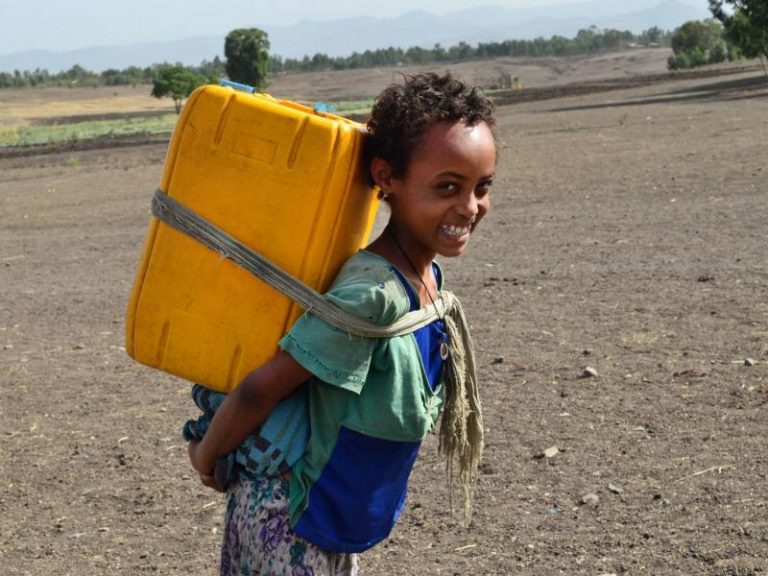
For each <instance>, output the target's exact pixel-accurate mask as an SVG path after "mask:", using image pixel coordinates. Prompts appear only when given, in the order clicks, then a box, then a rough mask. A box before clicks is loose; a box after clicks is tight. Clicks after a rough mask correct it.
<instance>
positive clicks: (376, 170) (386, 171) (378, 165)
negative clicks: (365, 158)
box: [371, 156, 392, 191]
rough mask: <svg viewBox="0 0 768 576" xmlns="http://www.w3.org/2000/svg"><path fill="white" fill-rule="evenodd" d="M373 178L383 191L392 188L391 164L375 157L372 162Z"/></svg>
mask: <svg viewBox="0 0 768 576" xmlns="http://www.w3.org/2000/svg"><path fill="white" fill-rule="evenodd" d="M371 178H373V182H374V184H376V186H378V187H379V188H380V189H381V190H382V191H386V190H387V189H388V188H390V187H391V186H392V167H391V166H390V165H389V162H387V161H386V160H384V159H383V158H379V157H378V156H375V157H374V158H373V159H372V160H371Z"/></svg>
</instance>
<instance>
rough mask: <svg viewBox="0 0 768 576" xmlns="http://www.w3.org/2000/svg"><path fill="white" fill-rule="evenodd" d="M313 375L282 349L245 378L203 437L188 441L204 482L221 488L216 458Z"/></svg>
mask: <svg viewBox="0 0 768 576" xmlns="http://www.w3.org/2000/svg"><path fill="white" fill-rule="evenodd" d="M311 376H312V374H311V373H310V372H309V371H307V370H306V369H305V368H304V367H303V366H301V364H299V363H298V362H296V360H294V359H293V357H292V356H291V355H290V354H288V353H287V352H285V351H282V350H281V351H280V352H279V353H278V354H277V356H275V357H274V358H273V359H272V360H270V361H269V362H267V363H266V364H264V365H262V366H261V367H259V368H257V369H256V370H254V371H253V372H251V373H249V374H248V375H247V376H246V377H245V378H243V381H242V382H241V383H240V385H239V386H238V387H237V388H235V390H234V392H232V393H231V394H229V396H227V398H226V399H225V400H224V402H223V403H222V405H221V406H220V407H219V409H218V410H217V411H216V414H215V415H214V417H213V420H212V421H211V425H210V427H209V428H208V431H207V432H206V433H205V436H203V439H202V440H200V441H199V442H194V441H193V442H190V444H189V458H190V460H191V461H192V466H193V467H194V468H195V470H197V472H198V473H199V474H200V479H201V480H202V482H203V484H205V485H206V486H209V487H211V488H218V486H217V485H216V482H215V480H214V479H213V469H214V467H215V466H216V460H217V459H218V458H220V457H222V456H224V455H226V454H228V453H229V452H231V451H232V450H234V449H236V448H237V447H238V446H240V444H242V443H243V441H244V440H245V439H246V438H247V437H248V436H249V435H250V434H251V433H252V432H253V431H254V430H256V428H258V427H259V426H260V425H261V424H262V423H263V422H264V421H265V420H266V419H267V416H269V413H270V412H271V411H272V409H273V408H274V407H275V406H276V405H277V403H278V402H280V400H282V399H283V398H285V397H286V396H288V395H289V394H290V393H291V392H293V391H294V390H295V389H296V388H298V387H299V385H300V384H301V383H302V382H304V381H306V380H307V379H308V378H310V377H311Z"/></svg>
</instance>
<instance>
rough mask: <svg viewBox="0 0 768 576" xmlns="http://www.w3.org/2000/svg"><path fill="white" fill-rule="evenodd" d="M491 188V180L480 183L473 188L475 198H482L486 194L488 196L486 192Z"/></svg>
mask: <svg viewBox="0 0 768 576" xmlns="http://www.w3.org/2000/svg"><path fill="white" fill-rule="evenodd" d="M491 186H493V180H486V181H484V182H480V183H479V184H478V185H477V188H475V194H476V195H477V196H480V197H483V196H485V195H486V194H488V192H490V191H491Z"/></svg>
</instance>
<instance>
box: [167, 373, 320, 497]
mask: <svg viewBox="0 0 768 576" xmlns="http://www.w3.org/2000/svg"><path fill="white" fill-rule="evenodd" d="M225 398H226V395H225V394H222V393H221V392H215V391H213V390H210V389H208V388H204V387H203V386H200V385H199V384H195V385H194V386H193V387H192V400H193V401H194V403H195V404H196V405H197V407H198V408H200V411H201V412H202V415H201V416H200V417H199V418H197V419H196V420H188V421H187V422H186V423H185V424H184V428H183V430H182V436H183V437H184V439H185V440H186V441H190V440H200V439H201V438H202V437H203V436H204V435H205V433H206V432H207V431H208V427H209V426H210V424H211V420H212V419H213V415H214V414H215V413H216V410H218V409H219V407H220V406H221V404H222V402H224V399H225ZM308 439H309V412H308V410H307V387H306V386H301V387H299V389H298V390H296V391H295V392H294V393H293V394H291V395H290V396H288V397H287V398H284V399H283V400H282V401H281V402H280V403H279V404H278V405H277V406H276V407H275V408H274V409H273V410H272V412H271V413H270V415H269V416H268V417H267V419H266V421H265V422H264V424H262V425H261V426H260V427H259V428H258V429H257V430H255V431H254V432H253V434H251V435H250V436H248V438H246V440H245V441H244V442H243V443H242V444H241V445H240V446H239V447H238V449H237V450H235V451H233V452H230V453H229V454H227V455H226V456H225V457H223V458H221V459H220V460H219V461H218V462H217V463H216V481H217V482H218V484H219V486H221V487H222V488H224V489H226V488H227V487H228V486H229V485H230V483H232V482H234V481H235V480H236V478H237V477H240V476H244V477H246V478H257V477H260V476H277V475H278V474H280V473H281V472H284V471H286V470H289V469H290V467H291V466H292V465H293V464H294V463H295V462H296V461H297V460H298V459H299V458H300V457H301V455H302V454H303V453H304V447H305V446H306V445H307V440H308Z"/></svg>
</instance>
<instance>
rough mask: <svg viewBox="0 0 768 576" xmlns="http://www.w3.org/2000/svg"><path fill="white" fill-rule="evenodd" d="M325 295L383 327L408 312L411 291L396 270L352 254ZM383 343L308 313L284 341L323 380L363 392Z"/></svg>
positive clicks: (336, 303) (284, 345) (282, 344)
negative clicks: (353, 256)
mask: <svg viewBox="0 0 768 576" xmlns="http://www.w3.org/2000/svg"><path fill="white" fill-rule="evenodd" d="M325 297H326V299H328V300H329V301H330V302H333V303H334V304H335V305H337V306H338V307H339V308H341V309H343V310H346V311H347V312H350V313H352V314H355V315H356V316H359V317H361V318H365V319H367V320H370V321H371V322H373V323H374V324H377V325H379V326H385V325H387V324H391V323H392V322H394V321H395V320H396V319H397V318H399V317H400V316H402V315H403V314H405V313H406V312H407V311H408V298H407V295H406V294H405V291H404V289H403V287H402V286H401V285H400V282H399V281H398V280H397V278H396V277H395V275H394V273H393V272H392V271H391V270H390V269H389V267H387V266H382V265H381V264H378V263H376V262H371V261H370V259H367V258H352V259H351V260H350V261H349V262H348V263H347V264H346V265H345V266H344V267H343V268H342V271H341V272H340V273H339V276H338V277H337V279H336V281H335V282H334V284H333V286H332V287H331V289H330V290H329V291H328V292H327V293H326V295H325ZM378 343H379V340H378V339H376V338H365V337H361V336H353V335H351V334H348V333H346V332H344V331H342V330H339V329H337V328H334V327H333V326H331V325H329V324H327V323H326V322H325V321H324V320H321V319H320V318H318V317H317V316H315V315H313V314H312V313H306V314H304V315H303V316H302V317H301V318H299V319H298V320H297V321H296V323H295V324H294V325H293V327H292V328H291V330H290V331H289V332H288V334H286V335H285V336H284V337H283V339H282V340H280V347H281V348H282V349H283V350H285V351H286V352H288V353H289V354H290V355H291V356H292V357H293V358H294V360H296V361H297V362H298V363H299V364H301V365H302V366H303V367H304V368H306V369H307V370H309V371H310V372H311V373H312V374H314V375H315V376H316V377H317V378H319V379H320V380H322V381H323V382H326V383H328V384H331V385H335V386H338V387H340V388H343V389H345V390H349V391H352V392H355V393H357V394H359V393H360V392H361V391H362V389H363V385H364V384H365V381H366V379H367V376H368V370H369V368H370V365H371V356H372V355H373V351H374V350H375V348H376V346H377V345H378Z"/></svg>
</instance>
